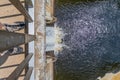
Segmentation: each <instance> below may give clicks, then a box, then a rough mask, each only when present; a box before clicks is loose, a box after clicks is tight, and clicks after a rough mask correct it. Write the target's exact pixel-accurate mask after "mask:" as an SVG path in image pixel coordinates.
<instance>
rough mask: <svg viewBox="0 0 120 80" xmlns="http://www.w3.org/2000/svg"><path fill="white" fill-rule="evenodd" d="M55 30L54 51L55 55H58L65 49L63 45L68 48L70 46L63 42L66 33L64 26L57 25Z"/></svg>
mask: <svg viewBox="0 0 120 80" xmlns="http://www.w3.org/2000/svg"><path fill="white" fill-rule="evenodd" d="M54 32H55V47H54V51H55V55H56V56H57V55H58V53H59V52H61V51H62V50H63V47H66V48H68V47H67V46H66V45H65V44H64V42H63V38H64V36H65V35H66V34H65V33H64V32H63V30H62V28H60V27H57V26H55V27H54Z"/></svg>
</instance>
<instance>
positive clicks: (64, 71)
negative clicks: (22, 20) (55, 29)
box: [55, 0, 120, 80]
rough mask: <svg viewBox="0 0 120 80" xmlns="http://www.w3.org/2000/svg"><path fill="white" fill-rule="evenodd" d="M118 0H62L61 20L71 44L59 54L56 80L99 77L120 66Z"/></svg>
mask: <svg viewBox="0 0 120 80" xmlns="http://www.w3.org/2000/svg"><path fill="white" fill-rule="evenodd" d="M118 1H119V0H118ZM118 1H117V0H106V1H88V2H81V1H79V0H76V2H74V1H73V2H72V0H58V2H57V6H56V16H57V18H58V22H57V23H58V26H59V27H61V28H63V30H64V32H65V33H67V35H66V36H65V38H64V39H63V41H64V43H65V44H66V45H67V46H69V47H70V48H69V49H67V48H64V50H63V51H62V52H60V53H61V54H59V56H58V60H57V62H56V63H55V69H56V70H55V79H56V80H96V78H97V77H98V76H103V75H104V74H105V73H106V72H117V71H119V70H120V3H119V2H118ZM60 2H61V3H60Z"/></svg>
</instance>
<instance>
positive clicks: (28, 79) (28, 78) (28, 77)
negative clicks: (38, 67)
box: [24, 67, 33, 80]
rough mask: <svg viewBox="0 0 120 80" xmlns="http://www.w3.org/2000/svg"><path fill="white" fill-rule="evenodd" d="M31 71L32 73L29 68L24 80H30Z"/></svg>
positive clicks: (31, 68)
mask: <svg viewBox="0 0 120 80" xmlns="http://www.w3.org/2000/svg"><path fill="white" fill-rule="evenodd" d="M32 71H33V67H29V69H28V72H27V74H26V76H25V78H24V80H30V76H31V74H32Z"/></svg>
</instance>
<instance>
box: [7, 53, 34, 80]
mask: <svg viewBox="0 0 120 80" xmlns="http://www.w3.org/2000/svg"><path fill="white" fill-rule="evenodd" d="M32 56H33V54H29V55H28V56H27V57H26V58H25V60H23V61H22V62H21V63H20V65H19V66H18V67H17V68H16V69H15V70H14V71H13V73H12V74H11V75H10V76H9V77H8V78H7V79H6V80H17V79H18V78H19V76H20V74H21V73H22V71H23V69H24V68H25V66H26V65H27V64H28V62H29V60H30V59H31V57H32Z"/></svg>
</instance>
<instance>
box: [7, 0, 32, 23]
mask: <svg viewBox="0 0 120 80" xmlns="http://www.w3.org/2000/svg"><path fill="white" fill-rule="evenodd" d="M9 1H10V2H11V3H12V4H13V5H14V6H15V7H16V8H17V9H18V10H19V11H20V12H21V14H23V15H24V16H25V18H26V19H27V20H28V21H29V22H33V20H32V18H31V16H30V15H29V14H28V12H27V10H26V9H25V8H24V7H23V5H22V4H21V2H20V1H19V0H9Z"/></svg>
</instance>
